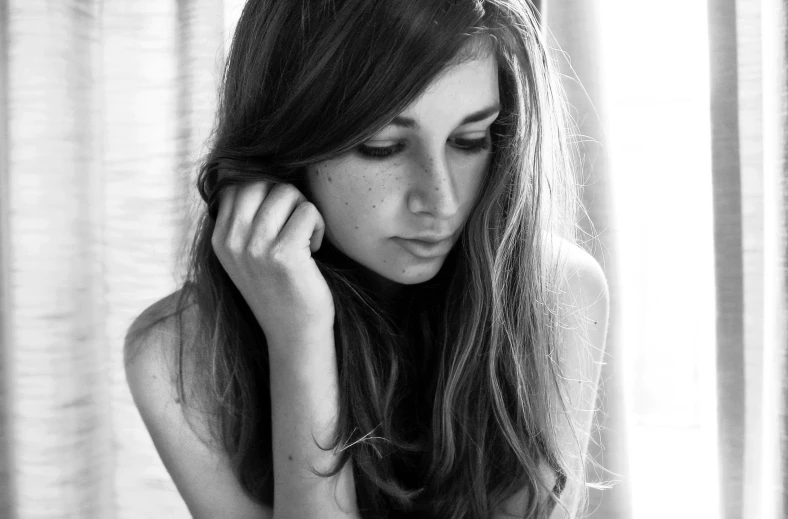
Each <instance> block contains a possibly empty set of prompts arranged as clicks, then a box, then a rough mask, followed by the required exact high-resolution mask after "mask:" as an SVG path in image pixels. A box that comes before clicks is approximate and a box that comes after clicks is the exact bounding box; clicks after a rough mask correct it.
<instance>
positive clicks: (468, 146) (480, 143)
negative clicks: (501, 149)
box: [451, 135, 491, 153]
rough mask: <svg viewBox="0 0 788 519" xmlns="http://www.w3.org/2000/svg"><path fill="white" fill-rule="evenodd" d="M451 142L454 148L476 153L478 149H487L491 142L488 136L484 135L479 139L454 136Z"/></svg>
mask: <svg viewBox="0 0 788 519" xmlns="http://www.w3.org/2000/svg"><path fill="white" fill-rule="evenodd" d="M451 142H452V145H453V146H454V147H455V148H457V149H459V150H462V151H465V152H468V153H477V152H480V151H484V150H489V149H490V144H491V143H490V137H489V136H486V135H485V136H484V137H481V138H479V139H459V138H454V139H453V140H452V141H451Z"/></svg>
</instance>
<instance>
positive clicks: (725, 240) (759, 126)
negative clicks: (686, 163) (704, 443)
mask: <svg viewBox="0 0 788 519" xmlns="http://www.w3.org/2000/svg"><path fill="white" fill-rule="evenodd" d="M708 5H709V37H710V77H711V88H712V91H711V129H712V168H713V185H714V239H715V258H716V262H715V277H716V287H717V292H716V298H717V374H718V381H717V382H718V383H717V392H718V405H717V410H718V423H719V449H720V489H721V492H720V494H721V497H722V503H721V505H722V506H721V510H722V512H723V516H724V517H725V519H740V518H746V519H748V518H764V519H776V518H778V517H785V515H784V514H785V506H786V504H785V503H786V500H785V495H784V493H785V490H786V486H785V484H784V483H785V477H786V476H785V474H786V472H785V469H786V467H785V463H786V462H785V459H786V458H785V455H786V450H785V441H786V440H785V434H786V429H785V420H786V418H785V417H786V411H785V408H786V400H785V399H784V398H785V397H784V388H785V383H786V380H785V376H786V371H785V369H786V368H785V366H786V363H785V353H786V344H787V341H788V333H787V330H788V324H787V322H786V308H788V305H786V293H787V291H788V285H787V284H786V282H787V281H788V278H787V277H786V245H787V244H788V241H786V229H788V227H787V226H786V224H787V222H786V210H785V208H786V200H787V199H788V198H787V197H786V188H787V186H788V179H787V178H786V167H785V166H786V161H785V153H786V152H785V145H786V138H785V135H786V133H785V132H786V93H787V92H788V90H787V89H786V56H785V48H786V47H785V45H786V7H785V4H784V2H781V1H779V0H763V1H756V2H752V1H742V0H738V1H735V0H710V1H709V4H708ZM781 434H782V442H783V444H782V445H783V448H782V451H781V449H780V435H781ZM781 454H782V456H781ZM781 460H782V462H781Z"/></svg>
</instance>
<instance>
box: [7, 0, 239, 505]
mask: <svg viewBox="0 0 788 519" xmlns="http://www.w3.org/2000/svg"><path fill="white" fill-rule="evenodd" d="M223 12H224V11H223V3H222V2H221V1H218V0H190V1H182V2H176V1H175V0H171V1H162V0H138V1H135V2H127V1H123V0H104V1H100V0H68V1H62V2H49V1H45V0H12V1H10V2H3V3H2V4H0V21H1V22H2V29H1V30H2V36H3V39H2V41H3V42H4V44H3V46H2V49H0V50H2V69H0V70H2V72H0V80H2V82H1V83H0V95H1V96H2V97H0V101H1V102H0V115H3V117H0V122H1V124H2V126H0V151H2V153H0V214H2V220H0V224H2V227H0V230H1V231H2V232H1V233H0V236H2V243H1V247H0V275H1V276H2V277H0V281H2V285H0V332H1V333H2V335H0V340H2V348H3V358H2V362H1V363H0V374H1V375H2V385H1V388H0V398H2V400H0V401H1V402H2V403H3V405H2V407H0V441H2V443H0V480H1V481H2V483H0V516H2V517H9V518H13V517H97V518H99V517H100V518H110V517H128V518H138V517H188V513H187V510H186V507H185V505H184V504H183V502H182V500H181V499H180V496H179V495H178V494H177V492H176V491H175V488H174V485H173V483H172V480H171V479H170V477H169V475H168V474H167V472H166V470H165V469H164V467H163V465H162V462H161V460H160V459H159V457H158V455H157V453H156V451H155V449H154V447H153V444H152V442H151V440H150V437H149V435H148V433H147V431H146V430H145V428H144V426H143V424H142V421H141V419H140V417H139V414H138V412H137V410H136V409H135V408H134V405H133V403H132V400H131V396H130V393H129V391H128V388H127V386H126V382H125V376H124V371H123V352H122V347H123V336H124V333H125V330H126V329H127V328H128V326H129V324H130V323H131V320H132V319H133V317H134V316H136V315H137V314H138V313H139V312H140V311H141V310H142V309H143V308H145V307H146V306H147V305H149V304H151V303H152V302H154V301H155V300H157V299H158V298H160V297H162V296H163V295H165V294H166V293H167V292H168V291H171V290H172V289H174V288H175V286H176V284H177V282H178V281H180V279H179V275H180V273H181V271H182V266H179V265H177V263H176V258H177V257H178V253H179V251H180V250H181V249H182V247H183V246H184V245H185V243H186V242H187V240H188V235H189V230H190V229H191V228H193V220H194V218H193V214H192V211H191V209H192V208H193V206H194V201H195V195H194V190H193V184H194V182H193V180H194V174H195V168H194V162H195V161H196V159H197V157H198V154H199V152H200V151H201V143H202V142H203V141H204V139H205V138H206V137H207V136H208V133H209V130H210V125H211V124H212V122H213V112H214V109H215V103H216V88H217V86H218V77H219V74H220V73H221V67H222V64H223V60H224V55H223V46H222V45H223V40H224V35H223V29H224V26H223Z"/></svg>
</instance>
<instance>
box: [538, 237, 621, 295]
mask: <svg viewBox="0 0 788 519" xmlns="http://www.w3.org/2000/svg"><path fill="white" fill-rule="evenodd" d="M545 248H546V250H547V253H548V255H549V257H550V259H551V261H553V262H555V263H557V264H559V265H560V266H561V267H562V268H563V269H564V270H563V272H564V278H563V280H562V282H563V283H562V287H561V288H562V289H563V290H564V291H566V292H568V293H566V294H565V297H568V298H571V299H576V300H577V302H578V303H585V304H590V303H594V302H601V303H605V304H606V303H607V301H608V299H609V297H610V292H609V288H608V283H607V278H606V277H605V272H604V269H603V268H602V266H601V265H600V264H599V262H597V260H596V259H595V258H594V257H593V256H592V255H591V254H590V253H589V252H588V251H586V250H585V249H583V248H582V247H580V246H579V245H576V244H574V243H572V242H570V241H568V240H565V239H563V238H559V237H554V236H552V237H549V238H548V239H547V240H546V241H545ZM603 306H605V305H603Z"/></svg>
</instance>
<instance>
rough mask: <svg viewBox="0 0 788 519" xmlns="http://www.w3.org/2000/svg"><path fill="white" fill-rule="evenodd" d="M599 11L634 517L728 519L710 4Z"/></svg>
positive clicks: (627, 5)
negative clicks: (720, 410) (722, 506)
mask: <svg viewBox="0 0 788 519" xmlns="http://www.w3.org/2000/svg"><path fill="white" fill-rule="evenodd" d="M599 4H600V6H601V12H600V16H601V18H600V24H601V34H602V52H603V61H604V66H603V77H604V84H605V90H606V97H605V99H604V100H603V103H604V111H605V113H606V115H607V117H606V120H607V123H608V124H607V134H606V136H605V142H604V144H605V146H606V147H607V149H608V152H609V157H610V164H611V170H612V175H613V185H614V197H613V198H614V200H615V204H616V206H615V208H614V209H615V212H616V214H617V216H618V220H617V221H616V222H615V225H616V228H617V231H618V234H619V239H618V240H617V245H618V247H619V250H618V251H617V252H618V253H619V258H618V261H617V264H618V265H620V267H621V270H620V272H619V275H620V278H619V280H620V285H621V287H620V288H621V292H620V294H618V295H619V297H620V301H619V302H618V308H620V309H621V310H622V315H621V316H620V319H621V325H622V327H623V330H622V333H621V336H620V337H621V343H620V344H618V345H617V347H618V352H617V353H618V355H621V359H622V360H623V363H624V364H625V366H626V373H625V376H624V382H625V386H626V395H625V398H626V406H627V412H628V413H629V416H628V422H629V424H628V425H629V431H628V437H629V441H630V445H629V450H630V462H631V467H630V474H629V475H628V476H629V477H628V480H629V483H630V488H631V489H632V492H633V507H634V517H637V518H639V519H661V518H664V517H671V518H673V519H682V518H693V519H694V518H697V517H707V518H717V517H719V508H718V497H719V491H718V486H717V482H718V467H717V440H716V427H717V426H716V404H715V402H716V386H715V383H716V382H715V373H716V371H715V349H714V348H715V301H714V257H713V220H712V189H711V186H712V184H711V146H710V128H709V78H708V69H709V64H708V38H707V30H708V24H707V18H706V17H707V11H706V9H707V6H706V2H700V1H695V2H686V1H682V2H679V1H677V0H674V1H673V2H668V3H667V4H666V3H665V2H662V3H654V2H632V1H631V0H606V1H604V2H599ZM677 13H680V15H678V14H677ZM581 79H582V78H581ZM624 476H625V477H626V476H627V475H626V474H625V475H624Z"/></svg>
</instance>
